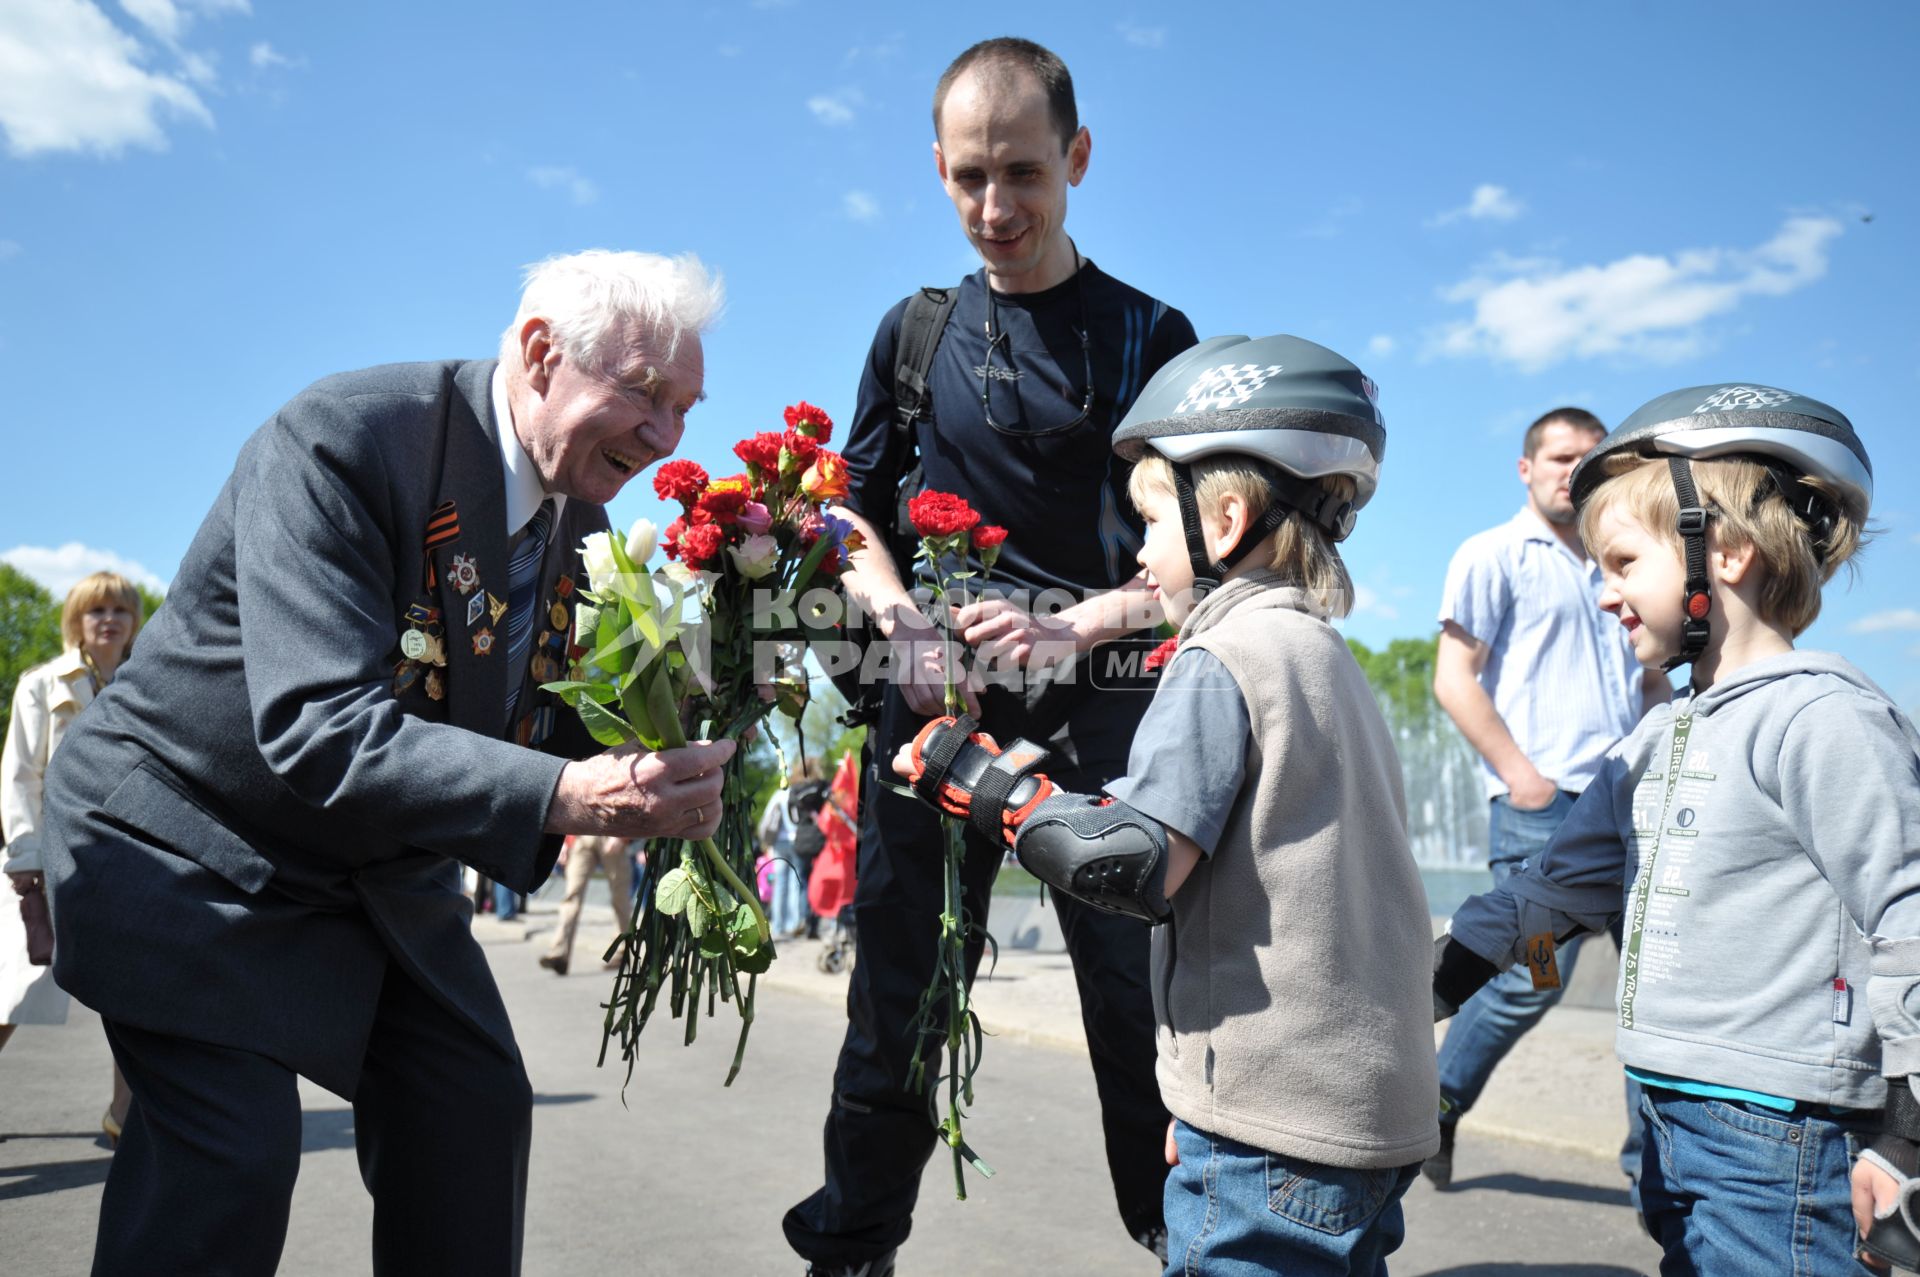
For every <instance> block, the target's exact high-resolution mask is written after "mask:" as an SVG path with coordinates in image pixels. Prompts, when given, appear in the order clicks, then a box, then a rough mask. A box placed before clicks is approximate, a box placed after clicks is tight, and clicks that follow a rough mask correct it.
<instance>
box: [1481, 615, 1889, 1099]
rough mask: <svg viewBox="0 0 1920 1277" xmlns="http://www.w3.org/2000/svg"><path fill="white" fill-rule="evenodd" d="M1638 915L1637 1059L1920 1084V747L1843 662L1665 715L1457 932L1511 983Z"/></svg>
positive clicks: (1829, 1093)
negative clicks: (1528, 966)
mask: <svg viewBox="0 0 1920 1277" xmlns="http://www.w3.org/2000/svg"><path fill="white" fill-rule="evenodd" d="M1628 884H1631V886H1630V889H1629V887H1628ZM1622 914H1624V915H1625V938H1624V940H1623V942H1622V957H1621V963H1620V982H1619V989H1618V1004H1619V1009H1620V1027H1619V1031H1618V1034H1617V1036H1616V1041H1615V1049H1616V1052H1617V1053H1618V1055H1619V1057H1620V1059H1621V1061H1622V1062H1624V1063H1625V1064H1627V1065H1628V1066H1630V1067H1633V1068H1636V1069H1643V1070H1647V1071H1650V1072H1655V1073H1664V1074H1667V1075H1669V1076H1673V1077H1681V1078H1689V1079H1692V1080H1695V1081H1700V1082H1711V1083H1717V1084H1719V1085H1722V1086H1732V1087H1740V1088H1743V1089H1746V1090H1752V1091H1759V1092H1762V1093H1765V1094H1769V1095H1779V1096H1784V1097H1786V1098H1789V1099H1796V1100H1804V1101H1807V1102H1809V1103H1815V1104H1827V1105H1832V1106H1834V1107H1837V1108H1878V1107H1880V1106H1881V1105H1882V1104H1883V1103H1884V1102H1885V1098H1886V1088H1885V1084H1884V1083H1883V1082H1882V1080H1881V1079H1882V1077H1883V1076H1885V1077H1903V1076H1906V1075H1909V1074H1920V735H1916V734H1915V731H1914V727H1913V724H1912V723H1911V722H1910V721H1909V720H1908V719H1907V716H1906V715H1905V714H1902V713H1901V712H1900V710H1899V709H1898V708H1896V707H1895V706H1894V704H1893V702H1892V701H1891V700H1889V699H1888V697H1887V695H1886V694H1885V693H1884V692H1882V691H1881V690H1880V689H1879V688H1878V687H1876V686H1874V684H1873V683H1872V682H1871V681H1870V680H1869V679H1868V678H1867V677H1866V676H1865V675H1864V674H1862V673H1861V672H1860V671H1859V670H1857V669H1855V668H1854V667H1853V666H1852V665H1850V664H1848V663H1847V662H1846V661H1844V660H1842V659H1840V658H1839V657H1837V656H1834V655H1831V654H1829V653H1824V652H1787V653H1783V654H1782V655H1779V656H1773V657H1768V658H1766V659H1764V660H1760V661H1756V662H1754V663H1753V664H1751V665H1748V666H1746V667H1745V668H1743V669H1741V670H1739V671H1737V672H1735V673H1734V674H1732V675H1730V676H1728V677H1727V678H1726V679H1724V680H1722V681H1721V682H1718V683H1716V684H1715V685H1714V686H1713V687H1711V688H1709V689H1708V690H1707V691H1705V692H1702V693H1700V694H1698V695H1695V696H1692V697H1690V698H1687V699H1683V700H1679V701H1676V702H1675V703H1673V704H1672V705H1667V706H1661V707H1659V708H1657V709H1655V710H1654V711H1653V712H1652V713H1651V714H1649V715H1647V717H1646V718H1645V719H1644V720H1643V721H1642V722H1641V723H1640V725H1639V727H1637V728H1636V729H1635V730H1634V731H1633V733H1632V734H1631V735H1629V736H1628V737H1627V738H1626V739H1625V740H1623V741H1621V742H1620V743H1619V744H1618V745H1616V746H1615V747H1614V749H1613V750H1612V751H1611V752H1610V753H1609V754H1608V756H1607V760H1606V763H1605V765H1604V767H1603V769H1602V771H1601V773H1600V776H1599V777H1598V778H1597V779H1596V780H1595V781H1594V782H1593V783H1592V784H1591V785H1590V786H1588V788H1587V790H1586V792H1585V793H1584V794H1583V795H1581V798H1580V801H1579V802H1578V803H1577V804H1575V806H1574V809H1573V811H1572V812H1571V813H1570V814H1569V815H1568V817H1567V819H1566V822H1565V824H1563V825H1562V826H1561V828H1560V830H1559V832H1558V833H1557V834H1556V835H1555V836H1554V839H1553V841H1552V843H1550V844H1549V845H1548V847H1547V850H1546V851H1545V852H1543V853H1542V854H1541V856H1540V857H1539V859H1538V860H1537V861H1535V862H1534V863H1532V864H1530V865H1528V866H1527V868H1526V869H1525V870H1524V871H1523V872H1521V873H1519V874H1516V875H1514V876H1513V877H1511V878H1509V879H1508V880H1507V881H1506V882H1505V883H1504V884H1503V885H1502V886H1500V887H1498V888H1496V889H1495V890H1493V891H1491V892H1488V893H1487V894H1485V895H1482V896H1476V897H1474V898H1473V899H1471V900H1469V901H1467V902H1466V903H1465V904H1464V905H1462V906H1461V907H1460V909H1459V911H1458V912H1457V913H1455V914H1454V916H1453V921H1452V923H1451V928H1450V929H1451V931H1452V934H1453V937H1454V939H1455V940H1457V941H1458V942H1459V943H1461V944H1463V945H1465V946H1466V947H1467V948H1468V949H1471V950H1472V951H1473V952H1475V953H1477V954H1479V955H1480V956H1481V957H1483V958H1486V959H1487V960H1488V961H1491V962H1494V963H1496V964H1499V965H1501V966H1504V965H1506V964H1507V963H1509V962H1513V961H1518V960H1523V959H1524V956H1525V953H1526V950H1527V947H1528V941H1529V939H1530V938H1532V937H1535V936H1538V935H1539V934H1541V933H1543V932H1547V931H1551V932H1552V933H1553V934H1554V935H1555V936H1556V937H1559V938H1563V939H1564V938H1565V937H1566V936H1568V935H1570V934H1572V933H1573V932H1575V931H1581V930H1585V931H1598V930H1601V929H1603V928H1605V927H1606V926H1607V925H1609V923H1611V921H1612V920H1613V919H1614V918H1615V917H1616V916H1619V915H1622ZM1863 991H1864V993H1865V995H1866V996H1865V997H1864V998H1861V997H1859V996H1858V995H1859V994H1860V993H1862V992H1863Z"/></svg>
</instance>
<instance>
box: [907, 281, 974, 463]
mask: <svg viewBox="0 0 1920 1277" xmlns="http://www.w3.org/2000/svg"><path fill="white" fill-rule="evenodd" d="M959 297H960V290H959V289H958V288H922V289H921V290H920V291H919V292H917V293H915V294H914V295H913V296H912V297H909V298H908V299H907V310H906V313H905V314H904V315H902V316H901V317H900V341H899V345H898V347H897V350H898V353H899V359H898V361H897V362H896V363H895V364H894V368H893V403H894V410H893V412H894V416H893V428H894V429H895V430H897V431H899V432H900V433H901V434H906V433H907V432H908V431H910V430H912V429H913V423H914V422H915V421H916V420H918V419H919V417H920V414H921V413H923V412H925V411H926V409H927V399H928V394H927V373H928V372H929V371H931V370H932V368H933V352H934V351H935V350H936V349H937V348H938V347H939V345H940V335H941V334H942V333H944V332H945V331H946V330H947V316H949V315H951V314H952V313H953V304H954V302H956V301H958V300H959Z"/></svg>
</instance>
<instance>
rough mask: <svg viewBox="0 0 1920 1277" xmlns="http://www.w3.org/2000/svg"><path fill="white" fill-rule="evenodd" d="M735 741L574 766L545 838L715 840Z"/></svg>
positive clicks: (621, 752)
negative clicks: (598, 836) (595, 836)
mask: <svg viewBox="0 0 1920 1277" xmlns="http://www.w3.org/2000/svg"><path fill="white" fill-rule="evenodd" d="M733 752H734V743H733V742H732V741H730V740H717V741H694V742H692V743H690V744H688V745H687V746H686V747H685V748H683V749H663V750H661V751H660V752H658V753H652V752H649V751H647V750H643V749H641V748H640V747H639V746H637V745H623V746H621V747H620V748H619V749H613V750H609V751H607V752H606V753H604V754H599V755H596V756H595V757H593V758H585V759H581V760H579V761H578V762H572V763H568V764H567V765H566V767H565V769H564V770H562V771H561V773H560V783H559V784H558V785H556V786H554V790H553V802H552V803H551V804H550V805H549V806H548V808H547V832H548V833H554V834H611V835H612V836H614V837H616V838H663V837H672V838H711V837H712V836H713V832H714V830H716V829H718V828H719V827H720V788H721V784H722V782H723V780H724V777H723V776H722V774H721V768H723V767H725V766H726V763H727V760H728V759H730V758H732V757H733Z"/></svg>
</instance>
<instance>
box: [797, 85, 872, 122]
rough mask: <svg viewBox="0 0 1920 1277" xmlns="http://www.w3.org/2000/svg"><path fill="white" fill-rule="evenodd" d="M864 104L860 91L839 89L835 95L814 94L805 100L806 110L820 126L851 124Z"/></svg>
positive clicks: (864, 98)
mask: <svg viewBox="0 0 1920 1277" xmlns="http://www.w3.org/2000/svg"><path fill="white" fill-rule="evenodd" d="M866 102H867V99H866V95H865V94H863V93H861V92H860V90H858V89H841V90H840V91H839V92H837V93H816V94H814V95H813V96H812V97H810V98H808V99H807V110H809V111H812V112H813V118H814V119H816V120H818V121H820V123H822V124H827V125H839V124H852V123H853V117H854V115H855V114H856V113H857V112H858V111H859V109H860V108H861V107H862V106H865V105H866Z"/></svg>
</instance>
